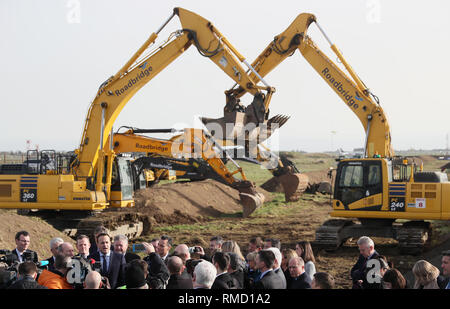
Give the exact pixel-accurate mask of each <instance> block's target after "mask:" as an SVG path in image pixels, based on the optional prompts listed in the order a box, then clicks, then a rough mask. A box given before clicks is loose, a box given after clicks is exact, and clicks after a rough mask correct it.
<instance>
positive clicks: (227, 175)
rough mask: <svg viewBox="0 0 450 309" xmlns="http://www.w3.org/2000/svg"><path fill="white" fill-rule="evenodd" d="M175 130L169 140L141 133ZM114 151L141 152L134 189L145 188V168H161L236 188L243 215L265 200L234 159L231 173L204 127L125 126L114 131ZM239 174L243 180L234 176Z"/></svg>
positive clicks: (218, 146) (187, 176)
mask: <svg viewBox="0 0 450 309" xmlns="http://www.w3.org/2000/svg"><path fill="white" fill-rule="evenodd" d="M148 133H178V134H177V135H175V136H173V137H172V138H171V139H170V140H167V139H157V138H153V137H148V136H145V135H142V134H148ZM113 150H114V152H115V153H117V154H119V153H134V154H136V153H143V154H145V155H143V156H139V157H138V158H136V159H135V160H134V161H133V163H132V164H133V170H134V171H135V180H134V183H135V189H139V188H142V187H147V186H148V185H147V184H146V183H145V184H144V185H141V184H140V180H139V178H140V177H139V176H141V175H144V171H145V170H147V171H148V170H152V171H154V172H156V173H160V171H163V170H173V171H177V172H179V174H178V177H177V178H185V179H190V180H197V179H205V178H211V179H215V180H217V181H220V182H222V183H225V184H227V185H229V186H231V187H232V188H234V189H236V190H238V191H239V198H240V202H241V204H242V206H243V217H248V216H249V215H250V214H251V213H252V212H253V211H255V209H257V208H258V207H260V206H261V205H262V204H263V203H264V195H263V194H261V193H258V192H257V191H256V187H255V185H254V183H252V182H251V181H249V180H247V177H246V176H245V173H244V171H243V170H242V168H241V167H240V166H239V165H238V164H237V163H236V162H235V161H234V160H233V159H231V161H232V162H233V163H234V165H235V167H236V169H235V171H233V172H231V171H230V170H229V169H228V168H227V167H226V165H225V164H224V162H223V161H222V159H221V156H222V155H225V156H226V155H227V153H226V151H225V150H224V149H222V147H221V146H220V145H218V144H217V143H216V142H215V141H214V139H213V138H212V137H211V136H210V135H209V134H208V133H206V132H205V131H204V130H203V129H194V128H186V129H184V130H183V131H181V132H180V131H177V130H175V129H136V128H128V130H127V131H125V132H123V133H119V132H117V133H114V135H113ZM238 173H239V174H240V175H241V178H242V179H238V178H236V177H234V175H235V174H238Z"/></svg>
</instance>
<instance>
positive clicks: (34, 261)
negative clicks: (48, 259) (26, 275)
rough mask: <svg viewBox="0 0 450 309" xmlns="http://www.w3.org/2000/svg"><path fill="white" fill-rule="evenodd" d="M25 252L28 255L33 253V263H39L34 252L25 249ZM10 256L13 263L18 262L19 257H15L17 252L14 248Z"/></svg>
mask: <svg viewBox="0 0 450 309" xmlns="http://www.w3.org/2000/svg"><path fill="white" fill-rule="evenodd" d="M25 252H29V253H33V254H34V259H33V261H32V262H33V263H37V262H38V261H39V258H38V255H37V253H36V252H34V251H33V250H30V249H27V250H25ZM11 254H12V255H13V256H14V257H13V260H14V261H18V260H19V256H18V255H17V251H16V248H14V249H13V250H11Z"/></svg>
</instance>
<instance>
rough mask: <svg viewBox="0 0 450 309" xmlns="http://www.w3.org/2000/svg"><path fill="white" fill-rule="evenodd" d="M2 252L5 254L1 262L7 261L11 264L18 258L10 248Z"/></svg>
mask: <svg viewBox="0 0 450 309" xmlns="http://www.w3.org/2000/svg"><path fill="white" fill-rule="evenodd" d="M0 254H1V255H3V256H1V257H0V263H5V264H7V265H8V266H11V265H12V264H13V263H14V261H15V260H16V259H17V258H16V256H15V255H14V254H12V253H11V251H9V250H0Z"/></svg>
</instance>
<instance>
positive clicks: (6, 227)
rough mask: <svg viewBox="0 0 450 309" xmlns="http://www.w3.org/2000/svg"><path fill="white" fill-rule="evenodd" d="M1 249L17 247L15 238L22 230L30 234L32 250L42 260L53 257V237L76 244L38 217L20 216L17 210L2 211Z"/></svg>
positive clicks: (0, 212) (0, 218)
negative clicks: (51, 245)
mask: <svg viewBox="0 0 450 309" xmlns="http://www.w3.org/2000/svg"><path fill="white" fill-rule="evenodd" d="M0 222H1V228H0V249H6V250H12V249H14V248H15V247H16V243H15V241H14V237H15V236H16V233H17V232H19V231H22V230H25V231H27V232H28V233H30V241H31V243H30V249H31V250H33V251H36V252H37V254H38V257H39V259H40V260H43V259H46V258H48V257H49V256H51V252H50V248H49V243H50V239H52V238H53V237H61V238H62V239H64V240H65V241H68V242H70V243H72V244H75V242H74V241H73V240H72V239H71V238H70V237H68V236H66V235H65V234H63V233H62V232H60V231H58V230H57V229H55V228H54V227H53V226H51V225H50V224H48V223H46V222H44V221H43V220H41V219H39V218H36V217H28V216H20V215H18V214H17V213H16V211H15V210H0Z"/></svg>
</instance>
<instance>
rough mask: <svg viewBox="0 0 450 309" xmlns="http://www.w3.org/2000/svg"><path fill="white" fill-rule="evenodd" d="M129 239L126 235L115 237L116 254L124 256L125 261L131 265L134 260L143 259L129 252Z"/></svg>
mask: <svg viewBox="0 0 450 309" xmlns="http://www.w3.org/2000/svg"><path fill="white" fill-rule="evenodd" d="M127 250H128V238H127V237H126V236H125V235H116V236H114V252H117V253H120V254H123V255H124V257H125V261H126V262H127V264H129V263H130V262H131V261H133V260H140V259H141V257H140V256H139V255H137V254H136V253H133V252H128V251H127Z"/></svg>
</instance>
